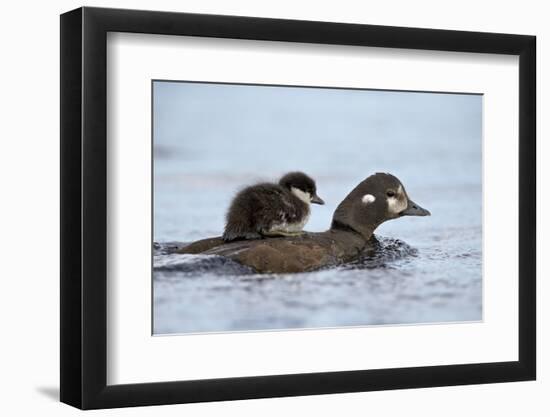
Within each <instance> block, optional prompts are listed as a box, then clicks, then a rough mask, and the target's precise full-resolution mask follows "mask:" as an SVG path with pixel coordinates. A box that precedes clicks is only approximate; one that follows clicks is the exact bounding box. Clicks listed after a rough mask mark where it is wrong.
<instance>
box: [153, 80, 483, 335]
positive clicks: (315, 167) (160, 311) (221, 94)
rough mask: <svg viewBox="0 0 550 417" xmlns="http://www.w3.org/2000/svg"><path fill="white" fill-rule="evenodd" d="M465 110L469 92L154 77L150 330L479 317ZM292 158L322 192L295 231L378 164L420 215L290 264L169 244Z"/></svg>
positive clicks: (477, 172) (473, 185)
mask: <svg viewBox="0 0 550 417" xmlns="http://www.w3.org/2000/svg"><path fill="white" fill-rule="evenodd" d="M481 123H482V97H481V96H478V95H459V94H431V93H410V92H381V91H359V90H338V89H304V88H281V87H257V86H234V85H216V84H193V83H169V82H155V86H154V155H155V156H154V239H155V242H158V243H159V245H160V246H159V249H157V250H156V251H155V255H154V271H153V289H154V306H153V309H154V311H153V317H154V333H155V334H167V333H187V332H225V331H247V330H248V331H252V330H268V329H288V328H316V327H341V326H361V325H380V324H384V325H388V324H406V323H434V322H447V321H452V322H455V321H471V320H481V318H482V249H481V246H482V241H481V239H482V220H481V210H482V194H481V191H482V189H481V144H482V143H481V140H482V139H481V131H482V127H481ZM297 169H299V170H303V171H305V172H306V173H308V174H310V175H311V176H312V177H314V178H315V179H316V180H317V185H318V193H319V195H320V196H321V197H322V198H323V199H324V200H325V201H326V202H327V204H326V205H325V206H313V207H312V215H311V218H310V221H309V223H308V224H307V225H306V230H310V231H321V230H325V229H326V228H328V226H329V225H330V220H331V217H332V212H333V211H334V209H335V208H336V206H337V205H338V203H339V202H340V201H341V200H342V199H343V198H344V197H345V196H346V194H347V193H348V192H349V191H351V189H352V188H353V187H355V185H357V183H359V182H360V181H361V180H363V179H364V178H366V177H367V176H368V175H370V174H372V173H374V172H379V171H380V172H390V173H392V174H394V175H396V176H397V177H398V178H400V179H401V181H402V182H403V184H404V186H405V188H406V189H407V192H408V193H409V195H410V197H411V198H412V199H413V200H414V201H416V202H417V203H419V204H420V205H422V206H423V207H425V208H427V209H429V210H430V211H431V213H432V216H430V217H422V218H401V219H398V220H393V221H389V222H386V223H385V224H383V225H382V226H381V227H379V229H378V230H377V231H376V234H377V236H378V237H379V240H380V248H379V251H378V252H377V254H376V256H375V257H373V258H367V259H362V260H360V261H358V262H356V263H355V264H353V265H345V266H341V267H338V268H333V269H328V270H323V271H318V272H310V273H304V274H288V275H281V274H280V275H259V274H254V273H252V272H251V271H250V270H248V269H247V268H244V267H242V266H240V265H238V264H236V263H234V262H232V261H228V260H226V259H223V258H219V257H211V256H200V255H196V256H192V255H177V254H170V253H169V248H170V246H171V245H173V242H177V244H178V245H181V244H184V243H185V242H191V241H193V240H196V239H201V238H205V237H211V236H217V235H220V234H221V232H222V230H223V224H224V215H225V211H226V209H227V206H228V204H229V202H230V200H231V197H232V196H233V195H234V193H235V192H236V191H238V190H239V189H240V188H242V187H243V186H245V185H248V184H251V183H254V182H257V181H265V180H268V181H273V180H276V179H277V178H278V177H280V176H281V175H282V174H283V173H285V172H287V171H291V170H297Z"/></svg>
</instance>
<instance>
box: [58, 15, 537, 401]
mask: <svg viewBox="0 0 550 417" xmlns="http://www.w3.org/2000/svg"><path fill="white" fill-rule="evenodd" d="M108 32H132V33H148V34H163V35H175V36H177V35H186V36H199V37H217V38H235V39H254V40H267V41H286V42H305V43H318V44H333V45H356V46H371V47H383V48H405V49H421V50H440V51H457V52H478V53H491V54H509V55H517V56H519V103H518V106H519V107H518V108H519V132H518V135H519V155H518V158H519V270H518V274H519V293H518V297H519V329H518V332H519V358H518V359H519V360H518V361H512V362H495V363H476V364H466V365H460V364H451V365H444V366H422V367H411V368H395V369H376V370H356V371H342V372H324V373H308V374H291V375H273V376H257V377H239V378H223V379H208V380H198V381H176V382H162V383H142V384H127V385H107V382H106V381H107V378H106V376H107V343H106V341H107V337H106V330H107V311H106V310H107V309H106V307H107V304H106V299H107V285H106V279H107V276H106V275H107V273H106V271H107V262H106V258H107V253H106V244H107V180H108V178H107V172H106V171H107V140H106V138H107V134H106V127H107V111H106V92H107V87H106V85H107V73H106V46H107V42H106V39H107V33H108ZM535 45H536V38H535V37H534V36H525V35H510V34H496V33H481V32H462V31H449V30H432V29H417V28H404V27H388V26H372V25H359V24H342V23H326V22H313V21H296V20H280V19H265V18H252V17H237V16H219V15H202V14H187V13H171V12H156V11H137V10H120V9H103V8H89V7H84V8H79V9H76V10H73V11H70V12H67V13H65V14H63V15H61V54H60V56H61V310H60V314H61V358H60V359H61V382H60V384H61V401H62V402H64V403H67V404H70V405H72V406H75V407H78V408H81V409H94V408H111V407H124V406H142V405H155V404H174V403H190V402H200V401H219V400H238V399H249V398H265V397H283V396H298V395H313V394H329V393H344V392H357V391H376V390H388V389H401V388H421V387H434V386H449V385H463V384H482V383H496V382H507V381H524V380H533V379H535V377H536V314H535V311H536V304H535V302H536V203H535V202H536V165H535V162H536V145H535V134H536V132H535V106H536V100H535V98H536V92H535V86H536V84H535V61H536V56H535V53H536V52H535V50H536V47H535Z"/></svg>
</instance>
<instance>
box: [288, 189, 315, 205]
mask: <svg viewBox="0 0 550 417" xmlns="http://www.w3.org/2000/svg"><path fill="white" fill-rule="evenodd" d="M290 192H291V193H292V194H294V195H295V196H296V197H298V198H299V199H300V200H302V201H303V202H304V203H306V204H310V203H311V194H310V193H306V192H305V191H302V190H300V189H299V188H296V187H292V188H291V189H290Z"/></svg>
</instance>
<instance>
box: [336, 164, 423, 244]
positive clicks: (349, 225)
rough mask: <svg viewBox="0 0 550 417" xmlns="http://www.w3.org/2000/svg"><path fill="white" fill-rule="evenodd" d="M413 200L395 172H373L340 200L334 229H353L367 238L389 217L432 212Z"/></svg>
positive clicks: (395, 217)
mask: <svg viewBox="0 0 550 417" xmlns="http://www.w3.org/2000/svg"><path fill="white" fill-rule="evenodd" d="M429 215H430V212H429V211H428V210H426V209H424V208H422V207H420V206H419V205H418V204H416V203H415V202H414V201H412V200H411V199H410V198H409V196H408V195H407V192H406V191H405V187H404V186H403V184H401V181H399V180H398V179H397V178H396V177H394V176H393V175H391V174H383V173H376V174H374V175H371V176H370V177H368V178H367V179H365V180H364V181H362V182H361V183H359V185H358V186H357V187H355V188H354V189H353V191H352V192H350V193H349V194H348V195H347V197H346V198H345V199H344V201H342V202H341V203H340V205H339V206H338V207H337V209H336V211H335V212H334V216H333V218H332V227H331V228H332V229H342V228H345V229H351V230H353V231H355V232H357V233H359V234H361V235H362V236H363V237H364V238H365V239H369V238H370V237H371V236H372V233H373V232H374V230H375V229H376V228H377V227H378V226H379V225H380V224H382V223H384V222H385V221H386V220H391V219H397V218H399V217H403V216H429Z"/></svg>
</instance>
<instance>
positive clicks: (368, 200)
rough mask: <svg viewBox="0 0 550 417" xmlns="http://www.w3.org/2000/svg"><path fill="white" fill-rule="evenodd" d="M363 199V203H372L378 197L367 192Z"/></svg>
mask: <svg viewBox="0 0 550 417" xmlns="http://www.w3.org/2000/svg"><path fill="white" fill-rule="evenodd" d="M361 201H362V202H363V204H371V203H374V202H375V201H376V197H375V196H373V195H372V194H365V195H364V196H363V198H362V199H361Z"/></svg>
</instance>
